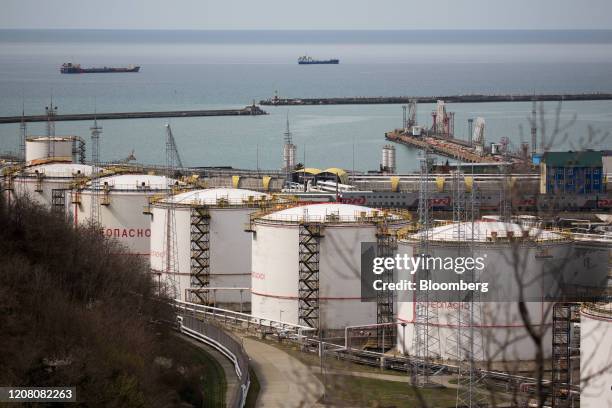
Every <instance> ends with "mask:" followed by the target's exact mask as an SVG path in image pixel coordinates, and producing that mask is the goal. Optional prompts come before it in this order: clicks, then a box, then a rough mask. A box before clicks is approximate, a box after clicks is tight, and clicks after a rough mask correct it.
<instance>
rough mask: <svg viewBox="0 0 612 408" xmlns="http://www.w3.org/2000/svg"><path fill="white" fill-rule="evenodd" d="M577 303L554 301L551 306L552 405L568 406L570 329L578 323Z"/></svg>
mask: <svg viewBox="0 0 612 408" xmlns="http://www.w3.org/2000/svg"><path fill="white" fill-rule="evenodd" d="M579 322H580V317H579V305H578V304H577V303H555V305H554V306H553V329H552V386H553V407H554V408H561V407H569V406H570V401H571V400H570V392H569V391H570V390H569V388H570V385H571V383H572V368H573V367H572V363H571V359H572V347H571V331H572V327H573V325H574V323H579Z"/></svg>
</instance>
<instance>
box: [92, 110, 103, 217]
mask: <svg viewBox="0 0 612 408" xmlns="http://www.w3.org/2000/svg"><path fill="white" fill-rule="evenodd" d="M89 130H90V131H91V166H92V169H91V223H92V224H93V225H94V226H95V227H96V228H97V227H99V226H100V174H99V172H100V135H101V134H102V126H98V120H97V119H94V124H93V126H92V127H90V128H89Z"/></svg>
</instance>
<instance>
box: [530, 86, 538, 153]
mask: <svg viewBox="0 0 612 408" xmlns="http://www.w3.org/2000/svg"><path fill="white" fill-rule="evenodd" d="M536 121H537V114H536V99H535V96H534V98H533V103H532V105H531V157H532V158H533V156H535V155H536V154H538V124H537V122H536Z"/></svg>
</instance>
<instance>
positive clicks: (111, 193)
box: [69, 174, 178, 258]
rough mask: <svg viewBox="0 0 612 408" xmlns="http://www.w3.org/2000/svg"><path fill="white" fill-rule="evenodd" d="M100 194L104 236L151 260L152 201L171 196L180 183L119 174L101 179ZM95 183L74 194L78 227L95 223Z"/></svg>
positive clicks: (146, 176)
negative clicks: (148, 210) (161, 196)
mask: <svg viewBox="0 0 612 408" xmlns="http://www.w3.org/2000/svg"><path fill="white" fill-rule="evenodd" d="M98 182H99V190H98V194H97V198H98V204H99V205H98V208H99V221H100V224H101V226H102V228H103V233H104V236H106V237H109V238H115V239H117V240H119V242H121V243H122V244H124V245H125V246H126V247H127V248H128V251H129V253H130V254H132V255H141V256H146V257H147V258H148V256H149V240H150V236H151V218H150V216H149V215H148V214H146V213H145V212H144V210H145V208H146V207H147V206H148V205H149V200H150V199H152V198H153V197H154V196H156V195H163V194H167V192H168V191H169V189H171V188H172V187H173V186H176V185H177V184H178V182H177V181H176V180H174V179H169V178H167V177H166V176H158V175H149V174H119V175H112V176H106V177H101V178H100V179H99V180H98ZM92 197H93V189H92V187H91V183H89V184H88V185H86V186H84V187H83V188H82V189H80V190H77V191H74V192H73V193H72V200H71V202H72V203H71V208H70V211H69V212H70V214H71V215H72V217H73V220H74V223H75V224H84V223H88V222H90V221H91V219H92V205H91V204H92Z"/></svg>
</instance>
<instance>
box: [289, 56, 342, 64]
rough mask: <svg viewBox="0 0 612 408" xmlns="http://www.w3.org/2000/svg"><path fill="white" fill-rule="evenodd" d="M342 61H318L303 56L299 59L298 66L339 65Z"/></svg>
mask: <svg viewBox="0 0 612 408" xmlns="http://www.w3.org/2000/svg"><path fill="white" fill-rule="evenodd" d="M339 63H340V60H338V59H328V60H316V59H313V58H312V57H309V56H307V55H304V56H301V57H300V58H298V64H300V65H314V64H339Z"/></svg>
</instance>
